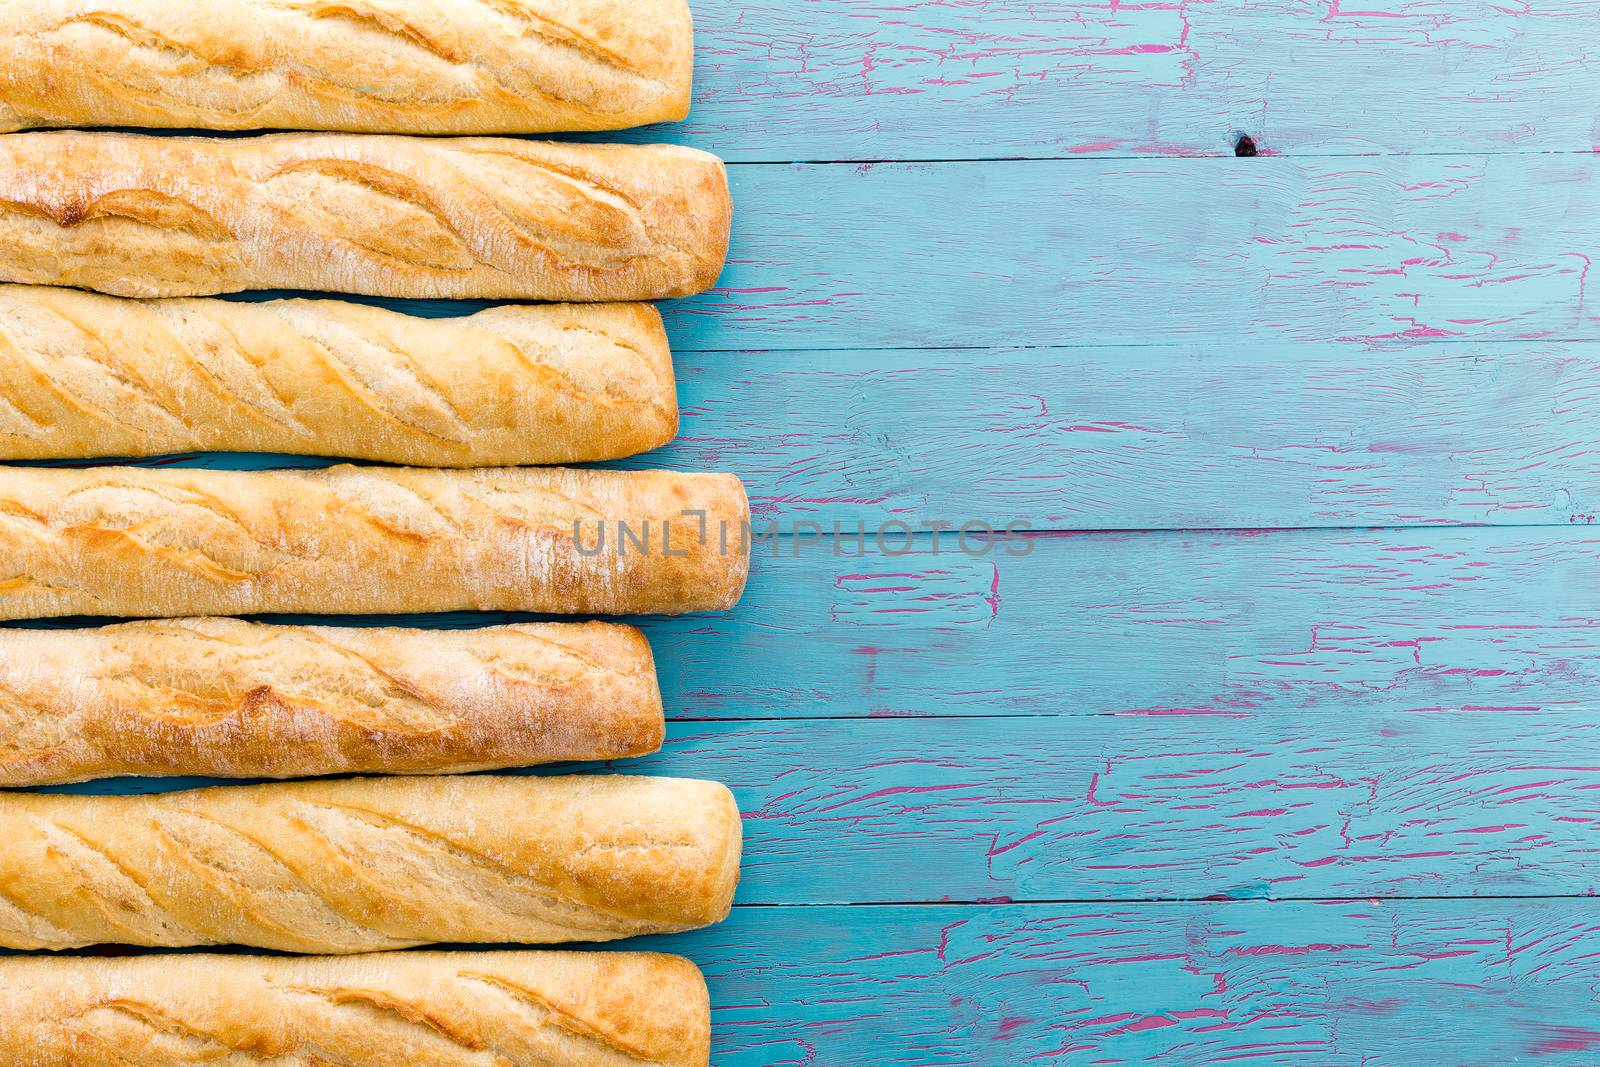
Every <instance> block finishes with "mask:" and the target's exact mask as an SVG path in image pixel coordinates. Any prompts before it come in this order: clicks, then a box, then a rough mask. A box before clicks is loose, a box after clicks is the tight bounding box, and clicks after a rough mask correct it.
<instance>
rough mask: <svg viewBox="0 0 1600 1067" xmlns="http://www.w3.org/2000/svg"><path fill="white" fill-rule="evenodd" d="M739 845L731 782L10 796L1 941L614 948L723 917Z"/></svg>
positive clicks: (280, 787) (438, 782)
mask: <svg viewBox="0 0 1600 1067" xmlns="http://www.w3.org/2000/svg"><path fill="white" fill-rule="evenodd" d="M739 848H740V826H739V812H738V809H737V808H736V807H735V805H734V802H733V797H732V796H731V795H730V794H729V793H728V790H727V789H726V788H725V787H723V786H721V785H719V784H717V783H715V782H701V781H692V780H688V779H677V778H630V777H618V776H596V775H584V776H572V777H552V778H528V777H518V776H494V775H486V776H442V777H434V778H351V779H343V780H336V781H309V782H284V783H274V784H271V785H257V786H222V787H216V788H210V789H200V790H191V791H187V792H177V793H162V794H157V795H153V796H66V795H54V794H44V793H5V794H0V945H3V946H5V947H7V948H23V949H40V948H48V949H61V948H73V947H79V946H83V945H90V944H95V943H101V942H115V943H121V944H130V945H153V946H162V947H178V946H184V945H219V944H239V945H251V946H255V947H258V948H270V949H278V950H282V951H286V952H326V953H352V952H370V951H375V950H382V949H396V948H407V947H410V946H413V945H420V944H427V943H430V942H459V943H472V942H490V943H492V942H501V943H516V944H552V943H556V942H563V941H609V940H613V939H615V938H620V937H630V936H634V935H637V934H646V933H659V932H668V931H678V930H687V929H692V928H695V927H699V926H705V925H707V924H710V923H714V922H718V921H720V920H721V919H723V918H725V917H726V916H727V914H728V909H729V907H730V905H731V904H732V900H733V891H734V886H735V885H736V884H737V882H738V878H739Z"/></svg>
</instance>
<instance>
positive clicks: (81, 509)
mask: <svg viewBox="0 0 1600 1067" xmlns="http://www.w3.org/2000/svg"><path fill="white" fill-rule="evenodd" d="M748 522H749V505H748V503H747V502H746V500H745V495H744V488H743V486H742V485H741V484H740V482H739V480H738V479H737V478H735V477H734V476H732V475H728V474H679V473H674V472H666V471H590V470H570V469H567V468H561V467H549V468H528V467H495V468H484V469H480V470H470V471H439V470H426V469H420V468H404V467H401V468H385V467H349V466H341V467H331V468H328V469H326V470H320V471H209V470H175V469H170V468H169V469H157V470H144V469H140V468H137V467H95V468H89V469H86V470H68V469H40V468H27V467H4V468H0V618H6V619H26V618H45V617H52V616H62V615H111V616H131V617H138V616H145V617H150V616H157V617H159V616H183V615H249V614H258V613H267V612H288V613H317V614H402V613H408V612H432V611H465V610H477V611H538V612H558V613H567V614H582V615H590V614H595V615H631V614H650V613H669V614H672V613H681V612H689V611H720V610H723V609H725V608H728V607H731V606H732V605H733V604H734V603H735V602H736V601H737V600H738V599H739V595H740V593H741V592H742V591H743V588H744V582H745V576H746V573H747V569H748V565H749V544H748V540H749V539H748V537H747V531H748ZM624 524H625V525H626V527H627V530H626V531H624V530H623V526H624ZM624 532H631V533H632V535H633V536H632V537H631V538H623V537H621V536H619V535H620V534H622V533H624ZM702 535H703V536H702Z"/></svg>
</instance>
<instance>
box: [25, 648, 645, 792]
mask: <svg viewBox="0 0 1600 1067" xmlns="http://www.w3.org/2000/svg"><path fill="white" fill-rule="evenodd" d="M0 729H3V730H4V736H3V738H0V786H34V785H54V784H59V783H63V782H81V781H85V780H87V779H90V778H103V777H107V776H110V775H122V774H144V775H170V774H196V775H210V776H213V777H226V778H289V777H297V776H308V775H318V774H338V773H349V772H363V773H374V772H377V773H384V772H387V773H399V774H416V773H422V774H438V773H445V772H453V771H472V770H488V769H493V768H500V767H514V766H524V765H527V764H534V763H549V762H552V761H555V760H602V759H616V758H623V757H629V756H642V755H646V754H648V753H650V752H654V751H656V750H657V749H658V748H660V747H661V738H662V709H661V695H660V692H659V691H658V690H657V688H656V683H655V667H654V664H653V663H652V662H651V657H650V646H649V644H647V643H646V641H645V639H644V636H643V635H642V634H640V633H639V632H638V631H637V630H635V629H633V628H632V627H629V626H614V625H611V624H608V623H599V622H593V623H585V624H581V625H574V624H565V625H563V624H552V623H543V624H537V623H535V624H526V625H519V626H492V627H486V628H484V629H481V630H433V631H428V630H398V629H367V628H354V627H324V626H264V625H261V624H259V623H248V622H241V621H239V620H237V619H182V620H178V621H175V622H134V623H125V624H123V625H120V626H107V627H103V628H100V629H90V630H15V629H10V630H0Z"/></svg>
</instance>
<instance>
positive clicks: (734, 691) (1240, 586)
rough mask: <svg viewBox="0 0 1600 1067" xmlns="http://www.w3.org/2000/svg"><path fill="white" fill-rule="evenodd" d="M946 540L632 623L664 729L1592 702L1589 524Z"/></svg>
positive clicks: (828, 559) (804, 548)
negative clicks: (812, 720)
mask: <svg viewBox="0 0 1600 1067" xmlns="http://www.w3.org/2000/svg"><path fill="white" fill-rule="evenodd" d="M899 543H900V540H899V538H892V539H891V545H892V546H895V547H898V545H899ZM941 545H942V546H943V547H942V548H941V551H940V553H939V554H938V555H937V556H935V555H934V554H933V551H932V547H933V546H932V539H931V538H929V537H926V536H925V537H923V538H922V539H921V541H920V543H919V546H918V548H917V549H916V551H915V552H913V553H911V554H907V555H896V556H885V555H882V554H874V555H872V556H868V557H866V558H860V557H856V556H853V555H841V556H838V557H835V556H834V555H833V550H834V545H833V544H831V543H827V542H821V543H808V544H805V545H797V544H796V543H795V542H794V541H793V540H791V541H788V542H785V543H784V544H782V545H781V546H779V550H778V554H777V555H773V554H772V553H773V549H772V548H771V547H770V546H768V547H758V548H757V549H756V555H755V557H754V559H753V560H752V580H751V583H750V587H749V591H748V593H747V595H746V596H745V598H744V599H743V600H742V601H741V602H740V606H739V607H738V608H737V609H736V610H735V611H734V612H732V613H730V614H719V615H711V616H696V617H694V618H684V619H678V620H673V619H646V620H643V621H642V625H643V627H644V629H645V632H646V633H648V634H649V635H650V638H651V643H652V645H653V647H654V648H655V650H656V658H657V663H658V665H659V668H660V671H661V684H662V690H663V694H664V698H665V701H666V706H667V710H668V715H669V716H673V717H687V718H730V719H744V718H772V717H778V718H806V717H813V716H876V717H886V716H887V717H900V716H958V715H1019V714H1020V715H1081V714H1086V713H1150V714H1156V713H1162V712H1169V711H1179V712H1182V711H1193V712H1259V713H1263V714H1276V713H1286V712H1291V711H1294V710H1297V709H1308V710H1317V711H1319V712H1320V713H1322V714H1327V715H1329V716H1332V717H1334V718H1335V719H1337V720H1339V721H1354V720H1356V719H1358V718H1359V717H1361V716H1362V715H1365V714H1368V713H1373V712H1379V711H1404V710H1429V709H1437V708H1449V707H1461V706H1477V707H1500V708H1527V709H1530V710H1547V711H1554V710H1559V709H1563V708H1575V707H1583V706H1587V705H1589V704H1591V703H1592V702H1593V700H1594V695H1595V693H1596V692H1597V691H1600V662H1597V660H1596V658H1595V655H1594V650H1595V648H1596V644H1597V641H1600V620H1597V619H1596V612H1595V607H1594V597H1593V590H1595V589H1596V588H1600V540H1597V539H1596V537H1595V535H1594V533H1593V532H1592V531H1589V530H1586V529H1583V528H1562V529H1539V528H1512V529H1440V530H1380V531H1360V530H1351V531H1315V530H1288V531H1279V532H1240V533H1218V534H1204V533H1201V534H1188V533H1160V534H1103V535H1102V534H1072V535H1057V536H1051V535H1045V536H1041V537H1036V538H1031V539H1029V540H1028V542H1026V544H1022V545H1019V544H1015V543H1013V544H1011V545H1008V546H1007V547H1005V548H996V549H995V550H994V551H993V552H991V553H990V554H989V555H987V556H984V557H978V558H974V557H969V556H966V555H963V554H962V553H961V552H960V551H959V548H958V544H956V543H952V542H951V540H950V539H949V538H948V536H947V537H946V538H945V539H942V540H941ZM1029 546H1031V547H1032V551H1031V552H1030V553H1029V554H1028V555H1026V556H1015V555H1010V554H1008V553H1009V551H1010V550H1012V549H1016V548H1018V547H1029ZM839 547H840V549H841V551H849V552H853V551H854V550H855V549H854V546H853V545H851V544H849V543H848V542H846V543H842V544H841V545H840V546H839ZM796 552H798V553H799V554H798V556H796V555H795V553H796ZM456 620H457V621H466V620H465V619H464V617H456ZM445 621H448V620H445Z"/></svg>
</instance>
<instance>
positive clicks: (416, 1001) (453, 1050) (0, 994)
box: [0, 952, 711, 1067]
mask: <svg viewBox="0 0 1600 1067" xmlns="http://www.w3.org/2000/svg"><path fill="white" fill-rule="evenodd" d="M710 1042H711V1019H710V1002H709V997H708V996H707V994H706V984H705V979H704V978H702V977H701V976H700V972H699V970H698V969H696V967H695V966H694V965H693V964H692V963H690V962H689V961H688V960H685V959H682V958H680V957H677V956H663V955H658V954H655V953H646V952H388V953H382V954H379V955H374V956H338V957H321V958H316V957H313V958H288V959H285V958H282V957H271V956H222V955H205V954H184V955H154V956H138V957H133V958H124V959H82V958H70V957H69V958H63V959H38V958H26V957H23V958H18V957H12V958H10V959H3V960H0V1060H3V1061H4V1062H5V1063H7V1064H9V1065H11V1067H180V1065H184V1064H208V1065H216V1064H233V1065H243V1064H260V1063H264V1062H269V1061H270V1062H272V1063H275V1064H283V1065H285V1067H288V1065H291V1064H292V1065H299V1067H311V1065H333V1064H339V1065H342V1067H491V1065H500V1067H513V1065H516V1067H524V1065H525V1067H535V1065H541V1067H625V1065H629V1064H633V1065H639V1064H658V1065H660V1067H706V1064H707V1063H708V1062H709V1060H710Z"/></svg>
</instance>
